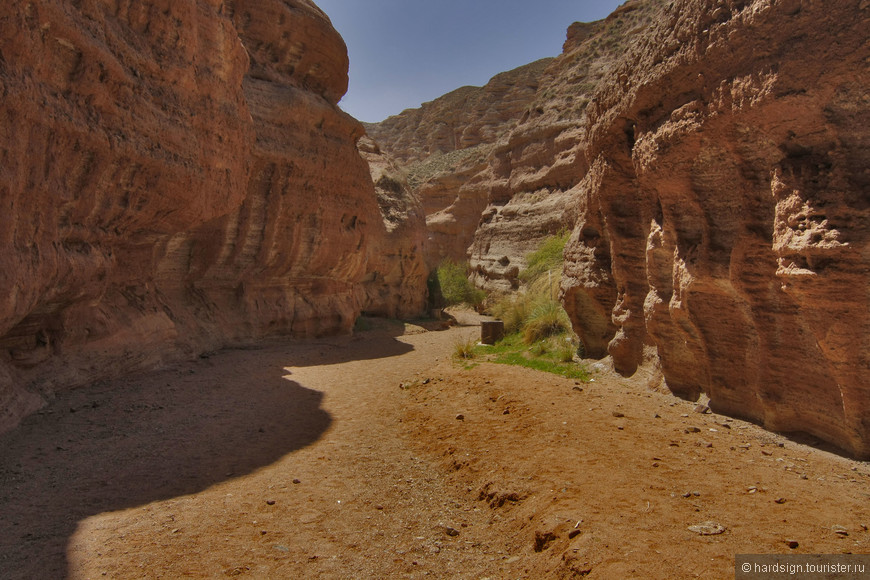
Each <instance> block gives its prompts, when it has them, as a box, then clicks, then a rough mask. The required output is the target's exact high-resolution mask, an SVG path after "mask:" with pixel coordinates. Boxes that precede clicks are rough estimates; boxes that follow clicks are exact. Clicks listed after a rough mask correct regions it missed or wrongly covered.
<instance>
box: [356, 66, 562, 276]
mask: <svg viewBox="0 0 870 580" xmlns="http://www.w3.org/2000/svg"><path fill="white" fill-rule="evenodd" d="M551 61H552V59H542V60H539V61H536V62H533V63H531V64H528V65H525V66H522V67H519V68H517V69H514V70H512V71H508V72H505V73H501V74H498V75H496V76H495V77H493V78H492V79H490V81H489V82H488V83H487V84H486V85H485V86H483V87H462V88H460V89H457V90H455V91H453V92H451V93H448V94H447V95H444V96H442V97H439V98H437V99H435V100H434V101H432V102H429V103H424V104H423V105H422V106H421V107H420V108H418V109H408V110H406V111H403V112H402V113H400V114H398V115H395V116H392V117H390V118H388V119H386V120H384V121H382V122H380V123H373V124H368V123H367V124H365V128H366V131H367V133H368V134H369V135H370V136H371V137H372V139H373V140H374V141H376V142H377V143H378V145H379V146H380V147H381V148H382V149H383V150H384V152H385V153H386V154H388V155H389V156H390V157H391V158H393V159H394V160H395V162H396V163H397V165H398V166H399V167H400V168H401V169H402V170H403V171H404V172H406V173H407V174H408V183H409V185H410V186H411V188H412V190H413V191H414V192H415V194H416V195H417V196H418V197H419V198H420V200H421V202H422V203H423V208H424V211H425V214H426V228H427V231H428V234H429V235H428V240H427V244H426V253H425V255H426V265H427V267H428V268H429V269H433V268H435V267H436V266H437V265H438V264H439V263H440V262H441V261H443V260H445V259H451V260H455V261H465V260H467V252H468V248H469V246H470V245H471V243H472V241H473V239H474V231H475V229H476V227H477V223H478V222H479V221H480V216H481V214H482V213H483V210H484V208H485V207H486V204H487V199H488V196H489V183H488V182H489V178H488V177H486V175H485V173H486V171H487V170H488V167H489V163H490V161H489V158H490V155H491V152H492V149H493V145H494V144H495V143H496V142H497V141H498V140H499V139H501V138H502V137H503V136H504V135H506V134H507V133H508V132H509V131H510V130H511V128H512V127H513V126H514V125H515V124H516V122H517V120H518V119H519V117H520V116H521V115H522V113H523V111H525V110H526V108H527V107H528V106H529V104H530V103H531V102H532V100H533V99H534V97H535V94H536V92H537V90H538V87H539V81H540V77H541V74H542V73H543V71H544V70H545V69H546V67H547V66H548V65H549V63H550V62H551Z"/></svg>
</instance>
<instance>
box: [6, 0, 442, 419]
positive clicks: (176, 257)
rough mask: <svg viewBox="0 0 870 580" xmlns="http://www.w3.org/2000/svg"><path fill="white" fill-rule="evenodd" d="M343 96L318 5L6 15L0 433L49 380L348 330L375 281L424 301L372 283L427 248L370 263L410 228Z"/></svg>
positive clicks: (93, 4) (56, 384) (399, 302)
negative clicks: (386, 198)
mask: <svg viewBox="0 0 870 580" xmlns="http://www.w3.org/2000/svg"><path fill="white" fill-rule="evenodd" d="M346 88H347V54H346V49H345V47H344V43H343V42H342V40H341V38H340V37H339V36H338V34H337V33H336V32H335V31H334V30H333V28H332V26H331V25H330V23H329V20H328V19H327V17H326V16H325V15H324V14H323V13H322V12H321V11H320V10H319V9H318V8H317V7H316V6H315V5H314V4H312V3H311V2H308V1H307V0H266V1H257V2H254V1H253V0H250V1H249V0H235V1H232V2H231V1H228V0H227V1H220V0H179V1H175V2H167V1H161V0H146V1H143V2H136V3H134V4H129V3H113V2H104V1H101V0H84V1H82V2H74V3H68V2H62V1H60V0H54V1H47V2H38V3H37V2H26V1H24V0H21V1H19V0H13V1H11V2H7V3H5V4H4V5H3V6H2V7H0V95H2V103H0V114H2V124H0V126H2V133H0V168H2V169H0V205H2V207H3V208H4V209H3V211H2V212H0V248H2V250H3V251H2V255H0V269H2V271H3V272H4V275H3V276H2V277H0V430H3V429H7V428H9V427H10V426H13V425H14V424H15V423H16V422H17V420H18V419H19V418H20V417H21V416H23V415H24V414H26V413H28V412H31V411H33V410H34V409H36V408H38V407H39V406H40V405H41V404H42V402H43V400H44V399H45V398H48V397H51V394H52V392H53V390H55V389H57V388H62V387H66V386H70V385H75V384H79V383H82V382H85V381H91V380H95V379H99V378H101V377H106V376H112V375H117V374H119V373H122V372H124V371H127V370H131V369H135V368H143V367H150V366H153V365H155V364H159V363H160V362H161V361H163V360H166V359H167V358H174V357H178V356H190V355H192V354H195V353H198V352H202V351H203V350H208V349H213V348H218V347H220V346H223V345H226V344H231V343H234V342H238V341H246V340H250V339H256V338H259V337H263V336H267V335H272V334H292V335H301V336H307V335H313V334H320V333H327V332H343V331H348V330H349V329H350V328H351V326H352V324H353V322H354V320H355V318H356V316H357V314H358V313H359V311H360V309H361V308H363V307H365V306H366V301H367V300H369V299H368V298H367V296H368V295H369V294H371V293H373V292H375V293H380V294H381V295H383V297H382V301H383V302H384V304H382V308H381V309H382V310H388V311H391V312H392V311H397V312H398V311H402V312H405V311H409V310H414V308H415V307H416V305H418V304H420V303H421V302H422V299H421V298H419V297H416V296H415V297H410V296H404V295H402V294H401V293H396V292H394V293H390V292H389V291H388V290H383V289H380V288H377V287H376V286H377V283H378V282H377V280H378V275H380V273H382V272H385V273H386V272H390V273H392V272H393V271H394V270H395V269H396V267H398V266H397V264H396V263H395V261H396V260H399V261H403V260H405V261H410V262H411V263H413V262H414V260H416V259H419V257H414V256H410V257H409V256H407V255H405V254H403V255H401V256H398V255H396V256H393V257H385V258H379V261H378V262H377V263H376V262H374V261H372V260H371V258H372V256H375V255H378V256H379V255H380V254H379V252H378V250H377V249H376V248H377V247H379V245H380V244H383V243H386V241H387V240H388V239H389V240H391V243H393V242H394V241H395V236H396V235H397V234H395V232H393V233H390V232H388V231H387V225H388V224H390V223H392V222H390V220H385V216H384V215H382V213H381V211H380V208H379V206H378V201H377V198H376V195H375V190H374V186H373V184H372V181H371V177H370V175H369V169H368V167H367V165H366V163H365V162H364V161H363V160H362V159H361V157H360V155H359V153H358V151H357V149H356V145H355V144H356V140H357V139H358V138H359V137H360V136H362V134H363V129H362V127H361V125H360V124H359V123H358V122H357V121H355V120H354V119H352V118H351V117H349V116H348V115H346V114H344V113H343V112H341V111H340V110H339V109H338V108H337V106H336V103H337V101H338V99H339V98H340V97H341V96H342V95H343V94H344V92H345V90H346ZM391 227H392V228H393V230H395V227H393V226H391ZM398 235H401V234H398ZM413 247H414V246H413V244H410V245H409V247H408V250H407V252H406V253H409V252H412V248H413ZM414 251H416V250H414ZM403 272H404V270H403ZM391 275H392V274H391ZM408 275H410V276H412V277H413V276H414V275H415V273H414V272H413V271H411V269H409V272H408ZM424 283H425V282H424V276H423V275H420V280H419V281H416V282H411V283H410V284H411V286H412V287H413V285H414V284H417V285H418V287H423V285H424ZM364 284H366V285H367V288H368V290H366V289H364V288H363V285H364ZM395 285H396V283H395V280H393V279H392V278H390V279H389V280H388V281H387V286H388V287H395ZM390 300H395V301H396V302H394V303H390V302H389V301H390Z"/></svg>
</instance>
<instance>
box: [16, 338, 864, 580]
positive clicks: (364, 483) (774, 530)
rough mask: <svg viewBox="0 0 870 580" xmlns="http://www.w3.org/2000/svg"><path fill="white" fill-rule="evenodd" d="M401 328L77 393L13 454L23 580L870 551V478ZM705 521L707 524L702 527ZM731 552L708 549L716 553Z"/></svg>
mask: <svg viewBox="0 0 870 580" xmlns="http://www.w3.org/2000/svg"><path fill="white" fill-rule="evenodd" d="M479 332H480V330H479V328H478V327H474V326H467V327H459V328H453V329H450V330H446V331H425V330H424V329H422V328H420V327H415V326H411V325H405V326H403V325H401V324H398V323H379V324H377V325H376V328H374V329H372V330H369V331H365V332H361V333H359V334H357V335H356V336H353V337H343V338H332V339H322V340H318V341H313V342H308V343H298V342H283V343H282V342H273V343H269V344H266V345H262V346H260V347H258V348H256V349H248V350H234V351H226V352H220V353H215V354H213V355H211V356H209V357H206V358H202V359H200V360H198V361H196V362H190V363H184V364H180V365H177V366H175V367H173V368H171V369H167V370H164V371H161V372H157V373H151V374H148V375H142V376H136V377H129V378H125V379H121V380H118V381H114V382H112V383H104V384H99V385H93V386H90V387H87V388H83V389H77V390H75V391H72V392H69V393H66V394H63V395H61V396H59V397H58V398H57V400H55V401H54V402H53V403H52V405H51V406H50V407H49V408H47V409H45V410H43V411H42V412H41V413H39V414H37V415H34V416H32V417H30V418H28V419H27V420H26V421H25V422H24V424H23V425H22V426H21V427H20V428H19V429H18V430H16V431H14V432H12V433H7V434H5V435H3V436H0V448H2V455H0V514H2V518H0V569H2V570H3V577H8V578H61V577H64V576H67V577H70V578H102V577H109V578H181V577H191V578H215V577H222V576H241V577H251V578H395V577H407V578H417V577H426V576H430V577H436V578H439V577H443V578H448V577H449V578H542V577H575V576H586V577H588V578H629V577H638V578H724V577H729V576H731V575H733V570H734V555H735V554H738V553H841V552H852V553H867V552H870V532H868V526H870V507H868V506H870V467H868V464H867V463H864V462H856V461H852V460H849V459H846V458H843V457H840V456H838V455H835V454H832V453H830V452H828V451H824V450H822V449H819V448H816V447H810V446H806V445H804V444H802V443H800V442H798V441H795V440H792V439H787V438H784V437H782V436H778V435H775V434H771V433H768V432H765V431H763V430H762V429H760V428H758V427H756V426H754V425H751V424H748V423H744V422H742V421H738V420H732V419H728V418H726V417H722V416H718V415H715V414H710V413H704V412H699V411H703V408H699V409H696V405H695V404H694V403H689V402H685V401H681V400H679V399H675V398H674V397H671V396H669V395H666V394H663V393H659V392H655V391H654V390H651V389H650V387H649V383H650V380H649V378H648V377H646V376H645V375H644V374H643V373H639V375H638V376H636V377H634V378H633V379H625V378H622V377H618V376H615V375H613V374H612V373H610V372H608V371H607V370H606V369H604V370H601V369H600V370H598V371H597V372H593V375H592V376H593V377H594V380H593V382H589V383H580V382H577V381H574V380H569V379H563V378H560V377H556V376H553V375H547V374H542V373H539V372H536V371H532V370H529V369H523V368H518V367H510V366H504V365H495V364H490V363H481V364H477V365H471V366H470V368H469V367H467V366H466V365H460V364H457V363H456V362H454V361H453V360H452V357H451V354H452V350H453V347H454V345H455V344H456V343H458V342H460V341H461V340H465V339H467V338H468V337H471V336H475V335H478V334H479ZM698 526H701V527H698ZM708 534H709V535H708Z"/></svg>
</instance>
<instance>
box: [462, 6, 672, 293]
mask: <svg viewBox="0 0 870 580" xmlns="http://www.w3.org/2000/svg"><path fill="white" fill-rule="evenodd" d="M662 4H663V2H661V1H659V0H629V1H628V2H626V3H625V4H623V6H621V7H620V8H619V9H617V10H616V11H615V12H614V13H613V14H611V15H610V16H608V17H607V18H606V19H604V20H601V21H598V22H591V23H574V24H572V25H571V27H570V28H569V29H568V35H567V40H566V41H565V44H564V46H563V52H562V54H561V55H559V56H558V57H557V58H556V59H554V60H553V62H551V63H550V64H549V66H548V67H547V69H546V70H545V71H543V74H542V75H541V78H540V79H539V88H538V91H537V93H536V96H535V98H534V100H533V101H532V102H531V103H530V104H529V106H528V107H527V109H526V110H525V111H524V112H523V114H522V115H521V116H520V118H519V119H518V120H517V123H516V125H515V126H514V127H513V128H512V130H511V131H510V132H509V133H508V134H506V136H505V137H504V138H503V139H501V140H500V141H499V142H498V143H497V144H496V145H495V147H494V149H493V153H492V156H491V158H490V165H489V168H488V172H487V175H486V183H487V185H488V188H489V195H488V198H487V205H486V207H485V208H484V210H483V213H482V215H481V220H480V225H479V227H478V228H477V230H476V232H475V235H474V240H473V244H472V246H471V247H470V248H469V255H470V264H471V266H472V268H473V270H474V281H475V283H476V284H477V285H478V286H481V287H483V288H486V289H488V290H495V291H509V290H511V289H515V288H517V287H518V286H519V284H520V282H519V279H518V275H519V273H520V272H521V271H522V270H523V269H525V268H526V266H527V263H526V257H527V256H528V254H529V253H531V252H533V251H535V250H537V249H538V248H539V247H540V245H541V243H542V242H543V241H544V239H546V238H547V237H549V236H552V235H553V234H556V233H558V232H559V231H560V230H566V229H570V228H572V227H573V225H574V222H575V220H576V217H577V213H576V210H577V207H576V204H575V203H573V202H572V199H574V198H575V197H576V195H577V191H576V189H575V188H576V187H577V185H578V184H579V183H580V181H581V180H582V178H583V176H584V175H585V174H586V171H587V170H588V165H587V161H586V156H585V154H584V152H585V149H586V146H587V139H586V135H587V132H586V130H585V123H586V108H587V106H588V104H589V102H590V99H591V98H592V95H593V94H594V93H595V91H596V90H597V89H598V87H599V85H600V83H601V82H602V80H603V79H605V78H606V77H607V75H608V74H609V73H610V71H611V69H612V67H613V66H614V65H615V63H616V62H618V60H619V59H620V58H621V57H622V55H623V54H624V51H625V50H626V48H627V47H628V46H630V45H631V43H632V42H633V40H634V38H635V37H636V36H637V35H638V34H640V33H642V31H643V30H644V29H645V28H647V27H648V26H650V24H651V23H652V22H653V21H654V20H655V19H656V18H657V17H658V12H659V10H660V7H661V5H662Z"/></svg>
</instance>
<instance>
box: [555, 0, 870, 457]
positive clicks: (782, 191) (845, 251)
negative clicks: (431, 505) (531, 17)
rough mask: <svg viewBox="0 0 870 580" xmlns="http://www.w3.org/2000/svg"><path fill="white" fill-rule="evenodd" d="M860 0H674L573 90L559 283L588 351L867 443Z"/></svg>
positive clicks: (865, 78)
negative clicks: (611, 63)
mask: <svg viewBox="0 0 870 580" xmlns="http://www.w3.org/2000/svg"><path fill="white" fill-rule="evenodd" d="M868 18H870V5H868V3H867V2H862V1H861V0H844V1H838V2H826V3H822V2H806V1H804V2H801V1H800V0H780V1H770V0H754V1H749V0H679V1H677V2H673V3H672V5H670V6H669V7H668V8H667V10H666V12H665V14H664V17H663V19H662V20H661V21H660V22H659V23H658V24H657V25H656V26H654V27H652V28H651V29H650V30H649V31H648V32H647V33H645V34H644V35H643V36H642V37H641V38H640V39H639V41H638V42H637V44H636V45H635V47H634V48H633V49H632V50H631V52H630V53H629V54H628V55H627V58H626V59H624V60H623V61H622V63H621V64H620V66H619V67H618V68H617V70H616V71H615V72H614V74H613V75H612V76H611V77H610V80H609V81H608V83H607V84H606V86H605V88H604V89H603V90H601V91H599V92H598V93H597V94H596V96H595V99H594V100H593V101H592V103H591V104H590V105H589V107H588V109H587V111H588V116H589V121H588V129H589V137H588V140H589V146H588V149H587V151H586V162H587V163H588V166H589V171H588V173H587V174H586V176H585V178H584V180H583V182H582V183H581V184H580V186H579V187H578V188H577V190H576V191H577V196H576V204H577V211H578V220H577V223H576V228H575V229H574V232H573V235H572V238H571V240H570V242H569V244H568V247H567V248H566V258H567V265H566V272H565V278H564V280H563V297H564V303H565V306H566V309H567V310H568V311H569V313H570V314H571V316H572V319H573V321H574V325H575V329H576V330H577V332H578V333H579V334H580V335H581V337H582V339H583V342H584V344H585V346H586V351H587V352H588V353H590V354H593V355H596V356H603V355H605V354H610V355H612V357H613V361H614V365H615V367H616V368H617V370H619V371H620V372H623V373H626V374H631V373H632V372H634V370H635V369H636V368H637V366H638V364H640V362H641V360H642V358H643V356H644V349H645V346H647V345H651V346H653V347H654V348H655V350H656V351H657V353H658V358H659V360H660V361H661V368H662V371H663V374H664V378H665V380H666V382H667V385H668V387H669V388H670V389H671V390H672V391H674V392H676V393H679V394H681V395H684V396H689V397H695V396H697V395H698V393H699V392H701V391H703V392H705V393H707V394H708V395H709V396H710V398H711V406H712V407H713V408H714V409H715V410H717V411H721V412H725V413H730V414H734V415H739V416H743V417H747V418H750V419H752V420H755V421H758V422H761V423H763V424H764V425H766V426H767V427H769V428H771V429H774V430H780V431H805V432H810V433H813V434H815V435H817V436H819V437H821V438H823V439H825V440H828V441H831V442H834V443H836V444H837V445H839V446H841V447H844V448H846V449H848V450H850V451H852V452H853V453H855V454H857V455H860V456H864V457H867V456H870V419H868V418H870V239H868V238H870V195H868V191H870V177H868V167H870V148H868V145H870V143H868V140H870V136H868V130H867V124H866V119H867V118H868V113H870V106H868V105H870V101H868V96H867V92H866V87H867V86H868V84H870V74H868V68H867V63H868V62H870V48H868V44H867V31H866V24H867V21H868Z"/></svg>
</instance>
